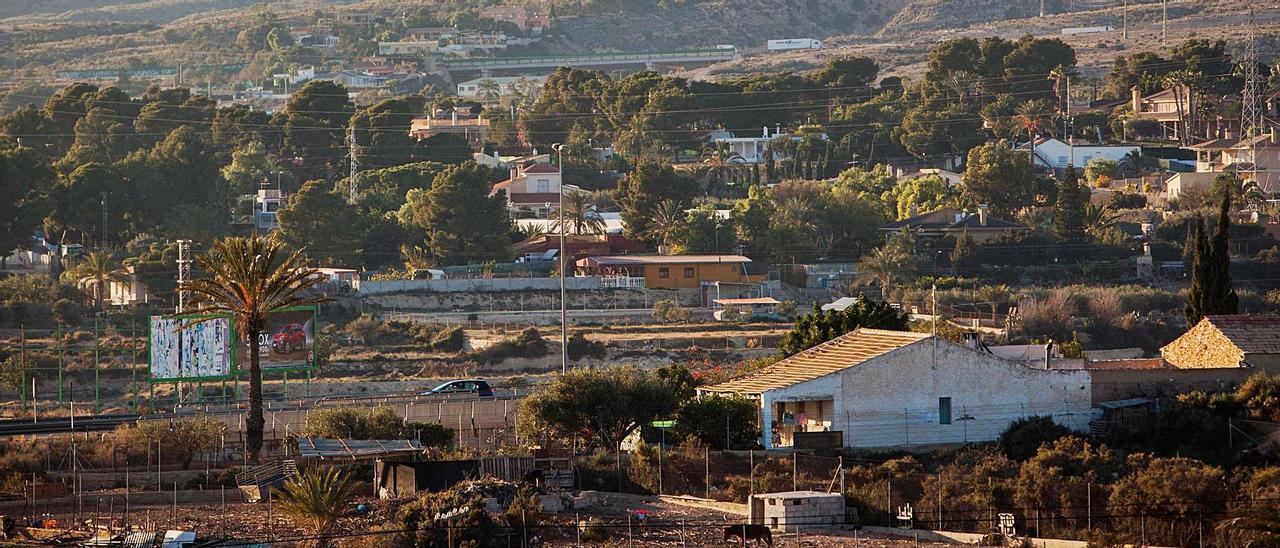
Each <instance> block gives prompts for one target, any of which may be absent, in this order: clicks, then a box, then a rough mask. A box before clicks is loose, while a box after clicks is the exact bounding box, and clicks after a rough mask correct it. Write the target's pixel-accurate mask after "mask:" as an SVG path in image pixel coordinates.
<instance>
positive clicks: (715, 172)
mask: <svg viewBox="0 0 1280 548" xmlns="http://www.w3.org/2000/svg"><path fill="white" fill-rule="evenodd" d="M745 164H746V160H745V159H743V158H742V155H741V154H738V153H737V152H734V151H732V150H729V146H728V145H725V144H724V143H719V144H717V145H715V146H714V147H709V148H708V149H707V150H705V151H703V152H702V165H703V166H705V167H706V168H707V172H708V173H709V174H711V175H712V177H713V178H714V179H715V180H716V182H719V183H723V182H725V180H726V179H729V178H732V177H733V176H734V174H736V173H737V172H738V171H739V170H741V169H742V166H743V165H745Z"/></svg>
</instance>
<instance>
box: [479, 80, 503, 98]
mask: <svg viewBox="0 0 1280 548" xmlns="http://www.w3.org/2000/svg"><path fill="white" fill-rule="evenodd" d="M501 96H502V85H501V84H499V83H497V82H495V81H493V80H490V79H488V78H485V79H484V80H481V81H480V83H478V84H476V97H478V98H479V99H480V100H481V101H492V100H494V99H497V98H498V97H501Z"/></svg>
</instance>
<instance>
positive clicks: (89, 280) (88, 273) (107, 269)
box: [71, 251, 130, 311]
mask: <svg viewBox="0 0 1280 548" xmlns="http://www.w3.org/2000/svg"><path fill="white" fill-rule="evenodd" d="M71 275H72V276H73V277H74V278H75V280H76V284H77V285H79V286H80V287H89V288H91V290H92V291H93V301H94V306H96V307H97V308H98V311H102V309H103V303H104V302H105V301H106V298H107V294H108V293H109V292H110V288H111V284H112V283H125V284H127V283H129V282H130V278H129V273H128V271H126V270H124V269H123V268H121V267H120V261H117V260H116V259H115V257H113V256H112V255H111V253H109V252H105V251H90V252H89V253H85V254H84V256H83V257H81V258H80V262H79V263H77V264H76V266H75V268H74V269H72V271H71Z"/></svg>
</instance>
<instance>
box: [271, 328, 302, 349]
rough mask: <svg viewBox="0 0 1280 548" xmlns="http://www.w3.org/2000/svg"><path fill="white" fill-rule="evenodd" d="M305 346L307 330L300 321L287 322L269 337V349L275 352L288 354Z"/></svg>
mask: <svg viewBox="0 0 1280 548" xmlns="http://www.w3.org/2000/svg"><path fill="white" fill-rule="evenodd" d="M306 346H307V331H306V330H305V329H303V328H302V324H300V323H291V324H288V325H286V326H284V328H283V329H281V330H280V331H279V332H277V333H276V334H275V336H273V337H271V351H272V352H275V353H276V354H289V353H292V352H293V351H295V350H298V349H301V348H306Z"/></svg>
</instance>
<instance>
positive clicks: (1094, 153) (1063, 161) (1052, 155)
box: [1036, 139, 1139, 169]
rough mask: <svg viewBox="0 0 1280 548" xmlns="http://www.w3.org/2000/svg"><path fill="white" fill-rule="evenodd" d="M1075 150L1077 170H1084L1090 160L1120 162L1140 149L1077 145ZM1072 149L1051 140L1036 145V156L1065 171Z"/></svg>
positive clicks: (1060, 142) (1069, 161) (1065, 144)
mask: <svg viewBox="0 0 1280 548" xmlns="http://www.w3.org/2000/svg"><path fill="white" fill-rule="evenodd" d="M1074 148H1075V162H1074V164H1075V166H1076V168H1083V167H1084V165H1085V164H1087V163H1089V160H1098V159H1102V160H1115V161H1117V162H1118V161H1120V160H1121V159H1123V158H1124V157H1125V155H1127V154H1129V153H1130V152H1133V151H1135V150H1139V147H1124V146H1081V145H1077V146H1075V147H1074ZM1071 149H1072V147H1071V146H1070V145H1068V144H1067V143H1064V142H1062V141H1059V140H1057V139H1050V140H1049V141H1046V142H1045V143H1042V144H1039V145H1036V155H1038V156H1040V158H1043V159H1045V160H1048V162H1049V166H1050V167H1054V168H1058V169H1064V168H1066V167H1067V164H1068V163H1072V162H1071V156H1072V151H1071ZM1043 163H1044V162H1041V164H1043Z"/></svg>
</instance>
